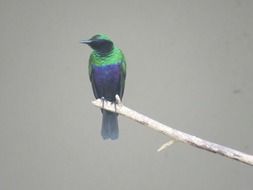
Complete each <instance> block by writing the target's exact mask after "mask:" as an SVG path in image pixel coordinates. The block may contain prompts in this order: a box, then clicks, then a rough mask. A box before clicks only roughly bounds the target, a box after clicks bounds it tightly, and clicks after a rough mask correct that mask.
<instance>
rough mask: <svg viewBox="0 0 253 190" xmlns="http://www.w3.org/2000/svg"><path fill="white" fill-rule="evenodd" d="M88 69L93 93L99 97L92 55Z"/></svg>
mask: <svg viewBox="0 0 253 190" xmlns="http://www.w3.org/2000/svg"><path fill="white" fill-rule="evenodd" d="M88 69H89V77H90V82H91V86H92V90H93V94H94V96H95V98H96V99H98V98H99V96H98V93H97V90H96V86H95V81H94V76H93V63H92V55H91V56H90V59H89V68H88Z"/></svg>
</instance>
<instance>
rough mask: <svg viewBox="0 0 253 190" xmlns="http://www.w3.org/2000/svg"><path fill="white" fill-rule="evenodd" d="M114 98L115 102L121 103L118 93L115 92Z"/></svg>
mask: <svg viewBox="0 0 253 190" xmlns="http://www.w3.org/2000/svg"><path fill="white" fill-rule="evenodd" d="M115 99H116V101H115V102H116V104H119V105H121V104H122V101H121V99H120V97H119V95H118V94H116V96H115Z"/></svg>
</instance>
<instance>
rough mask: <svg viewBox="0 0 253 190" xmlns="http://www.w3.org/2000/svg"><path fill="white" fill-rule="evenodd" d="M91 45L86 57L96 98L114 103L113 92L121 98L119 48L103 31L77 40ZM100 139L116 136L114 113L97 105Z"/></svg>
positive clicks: (123, 75)
mask: <svg viewBox="0 0 253 190" xmlns="http://www.w3.org/2000/svg"><path fill="white" fill-rule="evenodd" d="M80 43H81V44H86V45H88V46H89V47H91V48H92V50H93V51H92V53H91V54H90V58H89V66H88V71H89V79H90V82H91V86H92V90H93V94H94V96H95V98H96V99H98V98H100V99H101V100H107V101H111V102H113V103H115V104H116V98H115V96H116V95H118V96H119V97H120V99H121V100H122V97H123V94H124V89H125V79H126V61H125V56H124V54H123V52H122V50H121V49H119V48H118V47H116V46H115V44H114V43H113V41H112V40H111V39H110V38H109V37H108V36H107V35H105V34H96V35H94V36H93V37H91V38H90V39H89V40H81V41H80ZM101 111H102V115H103V118H102V128H101V135H102V137H103V139H111V140H115V139H118V136H119V128H118V114H116V113H114V112H110V111H106V110H103V109H101Z"/></svg>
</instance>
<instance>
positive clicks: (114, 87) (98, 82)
mask: <svg viewBox="0 0 253 190" xmlns="http://www.w3.org/2000/svg"><path fill="white" fill-rule="evenodd" d="M92 69H93V72H92V73H93V81H92V82H93V83H94V84H93V85H94V88H93V90H95V91H96V92H94V93H95V94H97V96H98V97H99V98H101V97H104V98H105V99H106V100H109V101H115V95H116V94H119V92H120V64H113V65H105V66H96V65H93V67H92Z"/></svg>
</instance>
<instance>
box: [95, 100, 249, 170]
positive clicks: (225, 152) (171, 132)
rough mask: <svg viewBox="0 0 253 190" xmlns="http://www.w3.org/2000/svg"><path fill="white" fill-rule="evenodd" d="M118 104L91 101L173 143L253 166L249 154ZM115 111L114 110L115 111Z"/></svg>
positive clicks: (167, 144) (165, 145) (164, 146)
mask: <svg viewBox="0 0 253 190" xmlns="http://www.w3.org/2000/svg"><path fill="white" fill-rule="evenodd" d="M117 100H118V102H119V104H116V106H115V105H114V104H113V103H111V102H108V101H104V103H103V104H102V101H101V99H97V100H95V101H93V102H92V103H93V104H94V105H95V106H97V107H99V108H102V106H103V105H104V107H103V108H104V109H106V110H108V111H112V112H116V113H118V114H120V115H123V116H126V117H128V118H130V119H132V120H134V121H137V122H139V123H141V124H143V125H145V126H147V127H149V128H152V129H154V130H156V131H159V132H161V133H163V134H165V135H167V136H169V137H171V138H172V139H173V140H174V141H180V142H183V143H186V144H189V145H192V146H195V147H197V148H200V149H203V150H206V151H210V152H213V153H217V154H219V155H222V156H225V157H228V158H231V159H234V160H237V161H240V162H243V163H245V164H248V165H251V166H253V156H252V155H249V154H245V153H242V152H240V151H237V150H234V149H231V148H228V147H225V146H222V145H219V144H215V143H212V142H209V141H206V140H204V139H201V138H198V137H196V136H193V135H190V134H187V133H184V132H181V131H178V130H176V129H173V128H171V127H169V126H166V125H164V124H162V123H160V122H158V121H155V120H153V119H151V118H149V117H147V116H145V115H143V114H140V113H138V112H136V111H134V110H132V109H130V108H128V107H126V106H124V105H123V104H122V103H121V102H120V101H119V99H117ZM115 109H116V110H115ZM174 141H171V142H169V143H166V144H164V145H163V146H162V147H161V148H160V149H159V150H162V149H164V148H166V147H167V146H169V145H171V144H172V142H174Z"/></svg>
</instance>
